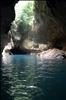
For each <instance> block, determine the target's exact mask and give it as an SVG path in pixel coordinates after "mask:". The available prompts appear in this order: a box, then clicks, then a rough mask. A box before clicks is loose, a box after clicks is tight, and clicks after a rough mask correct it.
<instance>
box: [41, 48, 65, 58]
mask: <svg viewBox="0 0 66 100" xmlns="http://www.w3.org/2000/svg"><path fill="white" fill-rule="evenodd" d="M39 57H40V58H41V59H64V58H66V55H65V52H64V51H62V50H59V49H56V48H53V49H48V50H46V51H43V52H41V53H39Z"/></svg>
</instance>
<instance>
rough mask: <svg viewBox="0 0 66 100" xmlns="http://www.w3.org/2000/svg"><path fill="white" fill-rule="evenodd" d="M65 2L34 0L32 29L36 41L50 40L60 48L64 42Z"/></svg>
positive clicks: (62, 0)
mask: <svg viewBox="0 0 66 100" xmlns="http://www.w3.org/2000/svg"><path fill="white" fill-rule="evenodd" d="M65 9H66V2H65V1H64V0H61V2H59V0H44V1H35V9H34V11H35V22H34V31H35V32H36V33H37V37H38V39H37V41H38V42H42V43H45V42H46V43H47V42H50V43H51V44H52V46H53V47H56V48H60V49H62V48H63V46H64V45H65V43H66V28H65V26H66V17H65V13H66V10H65Z"/></svg>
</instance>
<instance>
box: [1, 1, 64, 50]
mask: <svg viewBox="0 0 66 100" xmlns="http://www.w3.org/2000/svg"><path fill="white" fill-rule="evenodd" d="M17 2H18V0H11V1H10V0H6V1H4V0H2V1H1V5H0V6H1V52H2V50H3V48H4V46H5V45H6V44H7V43H8V42H9V38H8V31H9V29H10V26H11V23H12V21H14V19H15V11H14V6H15V4H16V3H17ZM34 6H35V9H34V12H35V17H36V21H37V24H38V23H39V19H38V17H37V16H38V15H39V16H40V18H41V19H42V21H43V22H45V21H46V19H44V18H46V16H47V15H48V16H49V17H47V18H49V19H50V21H49V23H50V24H48V26H51V27H48V29H47V30H49V28H50V30H51V28H53V27H54V29H53V30H52V31H51V32H54V31H55V27H56V26H57V28H56V30H57V31H59V33H58V36H59V37H60V38H59V37H58V36H56V40H55V39H54V38H52V37H51V36H53V34H52V33H51V32H48V31H47V32H46V31H45V30H43V28H42V27H45V26H46V25H44V26H42V25H43V24H42V25H41V26H40V28H39V29H38V30H39V32H38V33H39V35H38V38H39V41H40V42H47V41H50V42H51V43H53V46H56V44H57V46H56V47H58V48H62V47H63V45H64V46H65V44H66V2H65V1H64V0H61V1H60V2H59V0H55V1H52V0H44V1H39V0H37V1H35V5H34ZM42 7H45V11H43V10H42V9H43V8H42ZM43 12H44V14H43ZM45 14H46V16H44V15H45ZM53 21H54V22H53ZM54 23H56V25H54ZM45 28H46V27H45ZM58 29H59V30H58ZM57 31H55V32H57ZM40 32H41V34H40ZM44 32H46V34H45V35H44V34H43V33H44ZM45 37H46V41H42V40H44V39H43V38H45ZM61 41H62V42H61ZM59 44H60V46H59Z"/></svg>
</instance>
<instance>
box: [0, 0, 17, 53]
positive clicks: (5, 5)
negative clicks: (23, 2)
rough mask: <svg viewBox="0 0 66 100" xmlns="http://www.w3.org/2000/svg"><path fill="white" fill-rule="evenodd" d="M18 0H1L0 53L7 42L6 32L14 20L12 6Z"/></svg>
mask: <svg viewBox="0 0 66 100" xmlns="http://www.w3.org/2000/svg"><path fill="white" fill-rule="evenodd" d="M17 1H18V0H1V3H0V8H1V52H2V50H3V48H4V46H5V45H6V44H7V43H8V42H9V39H8V31H9V29H10V26H11V22H12V21H13V20H14V18H15V11H14V5H15V3H16V2H17Z"/></svg>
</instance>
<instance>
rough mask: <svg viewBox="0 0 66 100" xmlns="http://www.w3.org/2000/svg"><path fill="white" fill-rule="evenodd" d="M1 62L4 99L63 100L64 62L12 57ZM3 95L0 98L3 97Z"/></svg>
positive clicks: (65, 88)
mask: <svg viewBox="0 0 66 100" xmlns="http://www.w3.org/2000/svg"><path fill="white" fill-rule="evenodd" d="M6 61H7V62H6V63H5V62H4V60H3V62H2V79H1V82H2V85H1V88H2V91H4V92H5V95H7V96H4V97H3V100H5V97H6V99H7V98H8V97H9V96H10V97H9V98H8V99H7V100H66V61H65V60H44V61H41V60H40V59H37V57H36V56H35V55H34V56H29V55H15V56H13V55H12V56H10V57H9V58H7V59H6ZM4 92H2V95H4Z"/></svg>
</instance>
